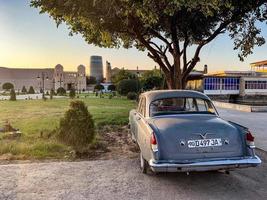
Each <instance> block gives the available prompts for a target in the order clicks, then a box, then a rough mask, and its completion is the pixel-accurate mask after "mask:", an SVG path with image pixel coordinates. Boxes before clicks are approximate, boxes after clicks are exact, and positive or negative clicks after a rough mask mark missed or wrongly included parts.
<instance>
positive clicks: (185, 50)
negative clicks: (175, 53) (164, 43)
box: [182, 34, 189, 72]
mask: <svg viewBox="0 0 267 200" xmlns="http://www.w3.org/2000/svg"><path fill="white" fill-rule="evenodd" d="M188 44H189V40H188V36H187V34H185V38H184V47H183V50H182V53H183V63H184V66H183V72H185V71H186V69H187V66H188V63H187V46H188Z"/></svg>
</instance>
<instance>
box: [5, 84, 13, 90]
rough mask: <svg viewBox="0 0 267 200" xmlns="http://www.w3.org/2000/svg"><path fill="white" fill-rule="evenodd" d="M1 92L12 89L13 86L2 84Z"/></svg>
mask: <svg viewBox="0 0 267 200" xmlns="http://www.w3.org/2000/svg"><path fill="white" fill-rule="evenodd" d="M2 88H3V90H11V89H13V88H14V85H13V84H12V83H4V84H3V85H2Z"/></svg>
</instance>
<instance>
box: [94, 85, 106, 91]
mask: <svg viewBox="0 0 267 200" xmlns="http://www.w3.org/2000/svg"><path fill="white" fill-rule="evenodd" d="M94 89H95V91H100V90H104V86H103V85H101V84H97V85H95V88H94Z"/></svg>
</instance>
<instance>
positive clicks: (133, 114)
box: [129, 98, 141, 140]
mask: <svg viewBox="0 0 267 200" xmlns="http://www.w3.org/2000/svg"><path fill="white" fill-rule="evenodd" d="M140 106H141V98H140V99H139V103H138V105H137V108H136V109H134V110H131V112H130V119H129V120H130V125H131V133H132V134H133V137H134V139H135V140H137V139H138V138H137V131H138V129H137V121H138V117H137V116H138V112H139V110H140Z"/></svg>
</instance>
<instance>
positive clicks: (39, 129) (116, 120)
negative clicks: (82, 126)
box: [0, 95, 136, 159]
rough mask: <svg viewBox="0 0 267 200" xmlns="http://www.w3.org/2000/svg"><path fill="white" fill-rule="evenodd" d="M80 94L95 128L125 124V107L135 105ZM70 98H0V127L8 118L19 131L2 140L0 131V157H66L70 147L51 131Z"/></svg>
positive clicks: (133, 105) (126, 118) (126, 115)
mask: <svg viewBox="0 0 267 200" xmlns="http://www.w3.org/2000/svg"><path fill="white" fill-rule="evenodd" d="M82 97H84V95H80V99H79V100H82V101H84V102H85V103H86V105H87V106H88V110H89V112H90V113H91V114H92V116H93V118H94V119H95V124H96V126H97V127H101V126H103V125H125V124H127V122H128V113H129V110H130V109H132V108H134V107H135V105H136V102H135V101H129V100H127V99H125V98H112V99H108V97H105V98H98V97H94V96H89V97H87V98H82ZM70 101H71V100H70V99H53V100H47V101H43V100H30V101H21V100H20V101H15V102H11V101H0V127H2V126H3V124H4V122H5V121H6V120H8V121H9V122H10V123H11V125H12V126H13V127H14V128H18V129H20V131H21V132H22V136H21V137H20V138H19V139H3V138H2V137H1V134H3V133H0V158H1V155H2V157H3V155H4V157H5V156H6V155H9V157H11V158H10V159H43V158H68V157H69V153H70V152H71V151H72V149H71V147H68V146H65V145H63V144H61V143H59V142H58V141H57V140H56V138H55V134H54V132H53V130H55V128H56V127H57V126H58V124H59V119H60V118H61V117H62V116H63V115H64V112H65V111H66V110H67V109H68V107H69V103H70ZM41 133H42V137H41ZM1 138H2V139H1Z"/></svg>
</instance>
